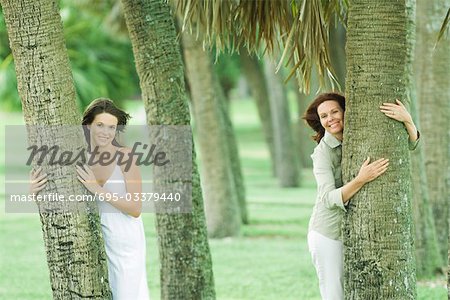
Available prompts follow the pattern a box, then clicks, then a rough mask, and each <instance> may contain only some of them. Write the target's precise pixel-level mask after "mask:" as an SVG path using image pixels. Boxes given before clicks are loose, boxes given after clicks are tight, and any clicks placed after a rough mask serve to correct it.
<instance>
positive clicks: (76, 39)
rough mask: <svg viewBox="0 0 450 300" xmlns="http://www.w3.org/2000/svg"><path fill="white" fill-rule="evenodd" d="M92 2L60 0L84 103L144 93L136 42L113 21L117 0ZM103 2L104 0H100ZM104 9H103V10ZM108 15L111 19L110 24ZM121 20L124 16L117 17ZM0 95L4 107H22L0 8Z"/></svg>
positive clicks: (75, 77)
mask: <svg viewBox="0 0 450 300" xmlns="http://www.w3.org/2000/svg"><path fill="white" fill-rule="evenodd" d="M95 3H96V2H95V1H94V2H93V3H92V5H87V3H86V2H85V1H77V2H76V4H74V2H73V1H70V0H64V1H61V17H62V20H63V23H64V35H65V39H66V46H67V52H68V55H69V59H70V62H71V66H72V73H73V78H74V81H75V87H76V92H77V100H78V104H79V107H80V108H84V107H85V106H86V105H87V104H89V103H90V102H91V101H92V100H93V99H95V98H98V97H109V98H111V99H114V100H115V101H117V102H119V105H120V102H121V101H122V100H124V99H128V98H130V97H133V96H134V95H136V94H138V93H139V80H138V77H137V74H136V71H135V66H134V58H133V52H132V48H131V43H130V42H129V39H128V38H127V36H126V35H123V33H117V32H116V31H113V30H111V27H110V26H109V24H111V22H114V20H111V14H109V12H110V11H111V10H112V8H113V6H114V4H115V3H116V2H115V1H109V2H107V1H105V2H102V3H101V5H100V4H95ZM99 3H100V2H99ZM102 12H103V14H102ZM105 20H108V23H109V24H108V25H105ZM118 22H119V21H118ZM0 99H1V100H2V101H1V104H0V106H1V108H2V110H7V111H14V110H15V111H17V110H20V109H21V103H20V100H19V96H18V93H17V82H16V76H15V71H14V62H13V60H12V55H11V50H10V49H9V46H8V38H7V31H6V25H5V22H4V19H3V14H2V11H1V10H0Z"/></svg>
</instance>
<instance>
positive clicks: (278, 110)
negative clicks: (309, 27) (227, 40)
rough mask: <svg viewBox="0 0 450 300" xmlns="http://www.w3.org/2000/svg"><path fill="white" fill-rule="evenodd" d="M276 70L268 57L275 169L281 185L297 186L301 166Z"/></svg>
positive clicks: (266, 71)
mask: <svg viewBox="0 0 450 300" xmlns="http://www.w3.org/2000/svg"><path fill="white" fill-rule="evenodd" d="M275 72H276V71H275V64H274V62H273V61H271V60H270V59H266V60H265V61H264V74H265V78H266V85H267V91H268V96H269V103H270V112H271V119H272V128H273V137H274V138H273V141H274V145H275V146H274V150H275V171H276V175H277V178H278V180H279V184H280V186H281V187H297V186H298V184H299V171H300V168H299V164H298V160H297V158H298V157H297V154H296V148H295V147H294V140H293V135H292V126H291V115H290V112H289V103H288V99H287V92H286V88H285V86H284V84H283V78H282V75H281V74H276V73H275Z"/></svg>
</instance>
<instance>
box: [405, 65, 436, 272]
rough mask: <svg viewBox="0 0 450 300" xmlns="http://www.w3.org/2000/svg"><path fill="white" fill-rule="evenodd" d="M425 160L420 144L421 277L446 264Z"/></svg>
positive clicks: (416, 204) (417, 219) (416, 189)
mask: <svg viewBox="0 0 450 300" xmlns="http://www.w3.org/2000/svg"><path fill="white" fill-rule="evenodd" d="M419 57H420V56H419ZM415 102H416V97H415V96H414V97H413V99H412V104H411V114H412V115H413V118H414V120H415V121H414V123H415V124H416V126H417V127H418V128H420V122H418V120H417V119H418V117H417V115H418V112H417V105H416V103H415ZM424 162H425V159H424V152H423V148H422V147H418V149H416V150H415V151H413V152H412V153H411V178H412V192H413V193H412V194H413V199H412V200H413V216H414V228H415V250H416V263H417V266H416V270H417V276H418V277H431V276H433V275H435V274H436V273H439V272H442V267H443V266H444V265H443V260H442V257H441V255H440V252H439V244H438V239H437V234H436V227H435V225H434V219H433V210H432V207H431V204H430V197H429V194H428V184H427V177H426V173H425V163H424Z"/></svg>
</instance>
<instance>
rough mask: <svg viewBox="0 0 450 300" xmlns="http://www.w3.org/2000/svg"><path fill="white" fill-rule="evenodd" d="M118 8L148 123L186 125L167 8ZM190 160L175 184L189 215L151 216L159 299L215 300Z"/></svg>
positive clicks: (151, 4)
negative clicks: (187, 199)
mask: <svg viewBox="0 0 450 300" xmlns="http://www.w3.org/2000/svg"><path fill="white" fill-rule="evenodd" d="M122 4H123V7H124V14H125V20H126V23H127V27H128V31H129V33H130V39H131V42H132V45H133V52H134V56H135V61H136V69H137V73H138V76H139V80H140V85H141V90H142V98H143V101H144V105H145V110H146V113H147V123H148V124H149V125H176V126H179V127H183V126H189V124H190V116H189V108H188V105H187V101H186V90H185V86H184V72H183V64H182V60H181V55H180V48H179V43H178V42H177V37H176V30H175V25H174V20H173V17H172V15H171V13H170V7H169V5H168V4H167V3H166V2H164V1H160V0H150V1H144V0H138V1H132V0H122ZM189 132H191V130H190V127H189ZM191 141H192V139H191ZM185 142H187V141H184V140H173V141H171V143H172V146H173V147H175V148H174V149H182V150H185V148H186V144H183V143H185ZM191 160H192V171H191V174H192V177H191V178H192V179H189V180H186V182H180V183H179V185H180V190H181V191H182V194H184V195H192V210H191V211H190V212H188V213H178V214H177V213H174V214H169V213H158V214H157V215H156V229H157V232H158V243H159V253H160V263H161V299H214V298H215V291H214V279H213V272H212V262H211V255H210V252H209V245H208V239H207V233H206V225H205V214H204V210H203V198H202V191H201V187H200V179H199V175H198V170H197V165H196V163H195V150H194V147H192V158H191ZM174 171H176V170H174ZM181 171H183V170H180V172H181ZM154 181H155V184H154V185H155V188H158V185H160V184H161V185H162V184H163V183H162V182H160V180H159V178H158V174H155V175H154Z"/></svg>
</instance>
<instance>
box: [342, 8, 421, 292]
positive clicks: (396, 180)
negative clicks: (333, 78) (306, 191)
mask: <svg viewBox="0 0 450 300" xmlns="http://www.w3.org/2000/svg"><path fill="white" fill-rule="evenodd" d="M414 8H415V3H414V1H397V2H392V1H378V2H377V4H376V5H373V2H371V1H365V0H364V1H352V3H351V6H350V7H349V11H348V23H347V45H346V53H347V78H346V94H347V104H348V106H346V116H345V131H344V141H345V146H344V148H343V161H342V167H343V169H342V173H343V179H344V184H345V182H348V181H350V180H351V179H353V178H354V177H355V176H356V175H357V173H358V171H359V169H360V167H361V164H362V162H363V161H364V160H365V158H367V157H371V160H372V161H373V160H376V159H378V158H381V157H385V158H389V160H390V165H389V169H388V171H387V172H386V173H385V174H384V175H383V176H381V177H379V178H377V179H376V180H374V181H373V182H370V183H369V184H366V185H365V186H364V187H363V188H362V189H361V190H360V191H359V192H358V193H357V194H356V195H355V196H353V197H352V199H351V201H350V204H349V206H348V208H347V214H346V215H345V218H344V222H343V240H344V247H345V250H344V290H345V292H344V295H345V298H346V299H372V298H375V297H377V298H383V299H390V298H397V299H415V298H416V276H415V261H414V252H413V250H414V249H413V235H412V220H411V214H412V213H411V206H410V199H411V190H410V189H411V184H410V174H409V172H410V171H409V170H410V155H409V151H408V135H407V133H406V131H405V128H404V125H403V124H401V123H400V122H397V121H394V120H391V119H389V118H388V117H386V116H385V115H384V114H382V113H381V112H380V111H379V106H380V105H381V104H382V103H383V102H393V101H395V99H396V98H398V99H402V100H403V101H404V102H405V103H409V102H410V99H411V98H410V94H409V93H410V92H409V91H410V89H411V58H412V57H411V55H412V50H413V42H414V40H413V37H414V35H413V30H414ZM387 19H389V20H393V21H392V22H385V21H384V20H387ZM394 20H395V21H394ZM392 66H395V67H392Z"/></svg>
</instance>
